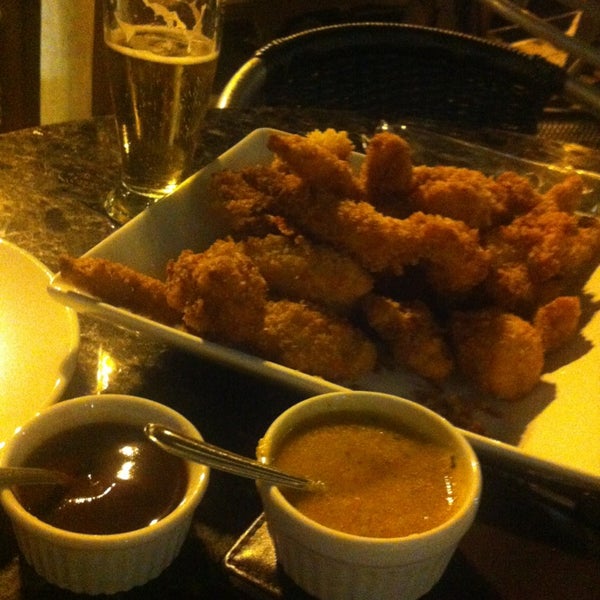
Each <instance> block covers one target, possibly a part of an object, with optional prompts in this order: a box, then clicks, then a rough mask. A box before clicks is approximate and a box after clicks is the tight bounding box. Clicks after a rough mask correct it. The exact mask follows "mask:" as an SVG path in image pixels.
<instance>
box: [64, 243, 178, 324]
mask: <svg viewBox="0 0 600 600" xmlns="http://www.w3.org/2000/svg"><path fill="white" fill-rule="evenodd" d="M59 268H60V273H61V276H62V277H63V278H64V279H65V280H66V281H68V282H70V283H72V284H73V285H76V286H77V287H79V288H81V289H82V290H85V291H87V292H89V293H90V294H93V295H94V296H97V297H98V298H100V299H101V300H103V301H104V302H108V303H110V304H113V305H115V306H120V307H123V308H127V309H129V310H131V311H133V312H135V313H138V314H141V315H143V316H146V317H150V318H151V319H154V320H155V321H158V322H160V323H165V324H167V325H173V324H175V323H178V322H179V321H180V320H181V311H180V310H178V309H176V308H174V307H172V306H170V305H169V303H168V302H167V296H166V287H165V284H164V283H163V282H162V281H160V280H158V279H155V278H153V277H149V276H147V275H144V274H142V273H139V272H137V271H135V270H134V269H131V268H130V267H127V266H126V265H122V264H120V263H117V262H113V261H109V260H106V259H103V258H94V257H90V256H88V257H86V256H81V257H79V258H73V257H71V256H67V255H63V256H61V257H60V263H59Z"/></svg>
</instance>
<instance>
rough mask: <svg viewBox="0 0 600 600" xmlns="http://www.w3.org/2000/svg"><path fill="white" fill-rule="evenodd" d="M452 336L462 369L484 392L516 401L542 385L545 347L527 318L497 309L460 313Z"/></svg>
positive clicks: (454, 318) (455, 321)
mask: <svg viewBox="0 0 600 600" xmlns="http://www.w3.org/2000/svg"><path fill="white" fill-rule="evenodd" d="M450 336H451V343H452V346H453V350H454V355H455V358H456V364H457V366H458V368H459V370H460V371H461V372H462V373H463V374H464V375H465V376H466V377H467V378H468V379H470V380H471V381H472V382H474V383H475V384H476V385H477V386H478V387H479V388H480V389H481V390H483V391H485V392H488V393H490V394H492V395H493V396H495V397H497V398H499V399H501V400H508V401H514V400H518V399H519V398H522V397H523V396H525V395H526V394H527V393H529V392H530V391H531V390H533V388H534V387H535V386H536V385H537V383H538V382H539V379H540V375H541V374H542V369H543V367H544V346H543V343H542V338H541V336H540V334H539V332H538V331H537V330H536V329H535V328H534V327H533V326H532V325H531V324H530V323H528V322H527V321H525V320H524V319H521V318H520V317H518V316H516V315H513V314H511V313H505V312H502V311H500V310H498V309H495V308H491V309H484V310H479V311H473V312H456V313H454V314H453V315H452V317H451V321H450Z"/></svg>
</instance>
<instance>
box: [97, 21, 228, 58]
mask: <svg viewBox="0 0 600 600" xmlns="http://www.w3.org/2000/svg"><path fill="white" fill-rule="evenodd" d="M120 25H121V28H120V29H118V30H112V31H111V32H110V34H108V33H107V35H106V36H105V40H104V41H105V43H106V45H107V46H108V47H109V48H111V49H112V50H114V51H115V52H119V53H120V54H125V55H127V56H129V57H131V58H137V59H139V60H146V61H151V62H157V63H163V64H176V65H191V64H199V63H203V62H210V61H212V60H216V59H217V58H218V55H219V53H218V51H217V50H216V49H215V43H214V42H213V41H212V40H210V39H208V38H207V37H204V36H198V35H197V34H194V33H193V32H192V31H189V30H181V29H178V28H177V29H175V30H173V29H172V28H170V27H166V26H151V25H146V26H135V25H129V24H120ZM145 35H151V36H152V41H153V42H154V44H149V45H148V48H142V47H132V45H131V44H132V42H133V41H134V40H136V41H138V42H140V41H141V42H142V44H140V45H143V40H144V36H145ZM160 38H164V40H165V43H171V44H173V43H175V42H177V41H178V39H177V38H179V41H181V42H182V44H181V45H182V47H185V49H186V52H187V54H176V55H169V54H168V53H167V52H168V51H169V49H168V48H165V50H164V53H162V52H161V53H159V52H156V51H155V49H156V41H157V40H160ZM153 45H154V50H153V48H152V46H153Z"/></svg>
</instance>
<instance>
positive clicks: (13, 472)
mask: <svg viewBox="0 0 600 600" xmlns="http://www.w3.org/2000/svg"><path fill="white" fill-rule="evenodd" d="M69 479H70V477H69V476H68V475H66V474H65V473H60V472H59V471H52V470H50V469H36V468H35V467H2V468H0V487H8V486H11V485H37V484H53V485H57V484H62V485H64V484H65V483H68V481H69Z"/></svg>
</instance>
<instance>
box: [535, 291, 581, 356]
mask: <svg viewBox="0 0 600 600" xmlns="http://www.w3.org/2000/svg"><path fill="white" fill-rule="evenodd" d="M580 319H581V302H580V300H579V298H578V297H577V296H560V297H558V298H555V299H554V300H552V301H551V302H549V303H548V304H544V305H543V306H540V308H538V310H537V311H536V313H535V316H534V318H533V326H534V327H535V328H536V329H537V331H538V333H539V334H540V336H541V338H542V344H543V346H544V350H545V351H546V352H552V351H553V350H557V349H558V348H560V347H561V346H562V345H563V344H565V343H566V342H567V341H569V340H570V339H571V338H573V336H575V335H576V334H577V331H578V329H579V320H580Z"/></svg>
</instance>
